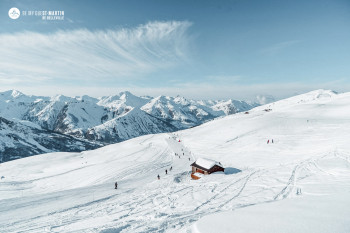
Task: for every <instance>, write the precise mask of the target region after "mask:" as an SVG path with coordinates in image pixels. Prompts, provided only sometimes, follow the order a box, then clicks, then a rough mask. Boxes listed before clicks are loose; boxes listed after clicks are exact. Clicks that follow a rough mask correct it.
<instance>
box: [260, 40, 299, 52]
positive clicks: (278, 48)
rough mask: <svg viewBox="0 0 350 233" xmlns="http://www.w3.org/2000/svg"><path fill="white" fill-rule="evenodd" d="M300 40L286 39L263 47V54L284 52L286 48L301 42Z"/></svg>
mask: <svg viewBox="0 0 350 233" xmlns="http://www.w3.org/2000/svg"><path fill="white" fill-rule="evenodd" d="M300 42H301V41H300V40H290V41H284V42H280V43H277V44H274V45H271V46H269V47H266V48H263V49H261V50H260V52H261V53H262V54H267V55H275V54H277V53H280V52H282V51H283V50H284V49H287V48H289V47H291V46H293V45H295V44H298V43H300Z"/></svg>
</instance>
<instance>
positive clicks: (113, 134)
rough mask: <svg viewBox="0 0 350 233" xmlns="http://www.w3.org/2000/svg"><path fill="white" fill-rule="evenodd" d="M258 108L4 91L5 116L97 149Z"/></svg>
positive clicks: (1, 112)
mask: <svg viewBox="0 0 350 233" xmlns="http://www.w3.org/2000/svg"><path fill="white" fill-rule="evenodd" d="M163 99H164V100H169V101H162V100H163ZM215 104H216V105H215ZM242 106H243V108H242ZM254 106H255V105H249V104H247V103H245V102H242V101H235V102H232V100H230V101H227V102H224V101H212V102H210V104H203V103H198V102H196V101H193V100H190V101H188V100H186V99H184V98H182V97H176V98H172V97H157V98H154V99H152V98H151V97H138V96H135V95H133V94H131V93H130V92H127V91H126V92H121V93H120V94H119V95H114V96H106V97H101V98H93V97H89V96H87V95H84V96H82V97H75V98H71V97H66V96H63V95H57V96H53V97H42V96H27V95H24V94H23V93H21V92H19V91H7V92H2V93H0V117H3V118H5V119H7V120H10V121H12V120H25V121H30V122H32V123H34V124H36V125H38V126H40V127H41V128H43V129H44V130H47V131H48V132H49V131H52V132H55V133H61V134H65V135H69V136H74V137H76V138H79V139H84V140H85V139H87V140H90V141H91V143H94V144H95V145H100V144H101V143H103V144H105V145H106V144H109V143H115V142H120V141H124V140H127V139H130V138H133V137H138V136H142V135H146V134H150V133H163V132H172V131H175V130H179V129H185V128H190V127H192V126H196V125H200V124H202V123H204V122H206V121H208V120H212V119H214V118H215V117H218V116H224V115H228V114H233V113H236V112H239V111H243V110H246V109H250V108H252V107H254ZM23 152H24V151H23ZM5 153H6V154H5ZM8 153H9V151H7V152H4V150H1V149H0V158H1V156H3V157H6V158H9V157H11V156H12V154H8ZM25 153H26V152H25ZM20 156H21V150H18V153H16V158H18V157H20ZM23 156H25V155H24V154H23ZM12 157H13V156H12ZM13 158H15V157H13ZM0 160H1V159H0ZM4 161H5V160H4Z"/></svg>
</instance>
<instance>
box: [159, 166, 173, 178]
mask: <svg viewBox="0 0 350 233" xmlns="http://www.w3.org/2000/svg"><path fill="white" fill-rule="evenodd" d="M171 170H173V167H172V166H171V167H170V168H169V171H171ZM165 175H168V169H165ZM157 178H158V180H160V175H159V174H158V176H157Z"/></svg>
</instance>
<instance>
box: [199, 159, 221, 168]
mask: <svg viewBox="0 0 350 233" xmlns="http://www.w3.org/2000/svg"><path fill="white" fill-rule="evenodd" d="M195 163H196V164H197V165H198V166H201V167H203V168H205V169H210V168H212V167H213V166H214V165H218V166H219V167H222V165H221V163H219V162H216V161H214V160H211V159H205V158H199V159H197V160H196V162H195Z"/></svg>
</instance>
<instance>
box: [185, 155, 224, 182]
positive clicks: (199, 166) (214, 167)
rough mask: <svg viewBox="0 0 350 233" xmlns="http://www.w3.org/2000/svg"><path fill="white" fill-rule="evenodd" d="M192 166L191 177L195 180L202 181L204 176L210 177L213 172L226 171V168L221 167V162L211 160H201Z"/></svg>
mask: <svg viewBox="0 0 350 233" xmlns="http://www.w3.org/2000/svg"><path fill="white" fill-rule="evenodd" d="M191 166H192V174H191V177H192V179H194V180H198V179H200V178H201V177H202V176H203V175H209V174H211V173H213V172H219V171H222V172H223V171H225V168H224V167H223V166H222V165H221V163H220V162H216V161H214V160H211V159H205V158H199V159H197V160H196V161H195V162H194V163H192V164H191Z"/></svg>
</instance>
